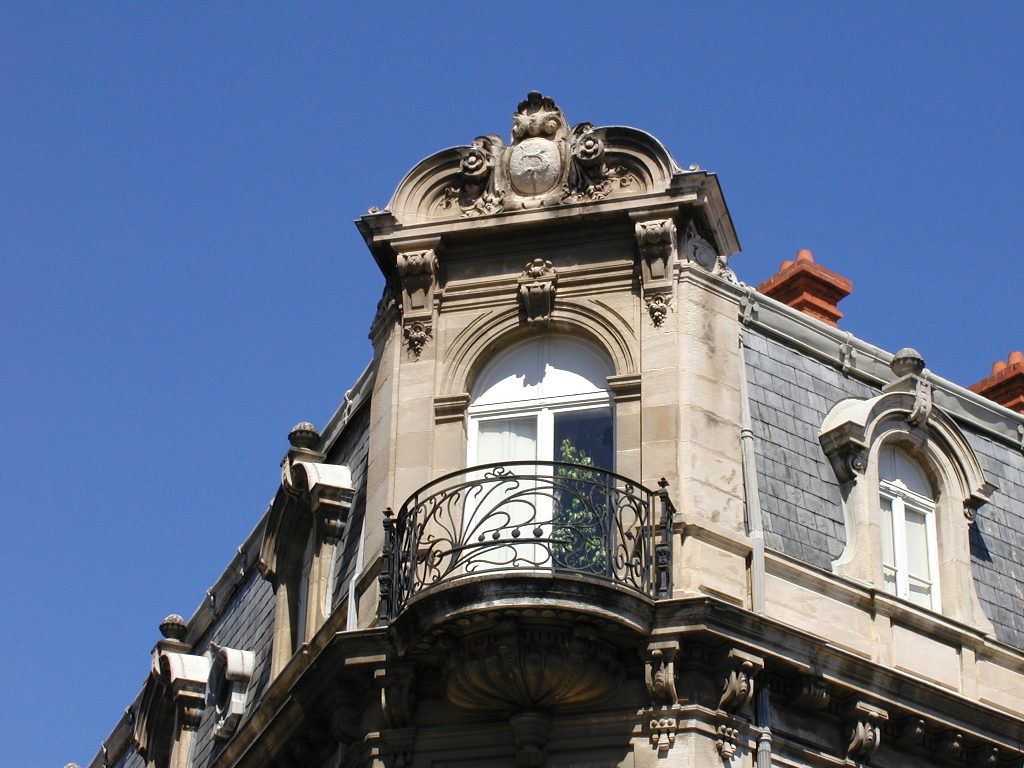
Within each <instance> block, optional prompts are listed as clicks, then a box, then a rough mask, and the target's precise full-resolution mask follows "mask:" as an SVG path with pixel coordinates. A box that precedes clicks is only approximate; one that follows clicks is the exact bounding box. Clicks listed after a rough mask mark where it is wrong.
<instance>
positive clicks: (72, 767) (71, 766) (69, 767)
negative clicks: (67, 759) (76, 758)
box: [64, 763, 81, 768]
mask: <svg viewBox="0 0 1024 768" xmlns="http://www.w3.org/2000/svg"><path fill="white" fill-rule="evenodd" d="M64 768H81V766H80V765H79V764H78V763H68V764H67V765H65V766H64Z"/></svg>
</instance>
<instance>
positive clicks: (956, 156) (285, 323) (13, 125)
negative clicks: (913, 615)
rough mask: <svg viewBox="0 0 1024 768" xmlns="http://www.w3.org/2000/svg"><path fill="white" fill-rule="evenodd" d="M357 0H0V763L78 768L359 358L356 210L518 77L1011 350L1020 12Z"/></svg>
mask: <svg viewBox="0 0 1024 768" xmlns="http://www.w3.org/2000/svg"><path fill="white" fill-rule="evenodd" d="M352 6H353V7H354V6H355V4H352ZM353 7H350V6H347V5H343V4H340V3H330V4H301V5H299V4H295V5H286V4H264V3H245V4H242V3H233V4H226V3H219V4H213V3H210V4H203V5H199V4H188V5H185V4H178V3H120V4H118V3H89V4H86V3H60V4H54V3H42V2H25V3H20V2H14V1H13V0H8V2H6V3H4V4H3V7H2V8H0V67H2V70H0V114H3V115H4V117H3V119H2V120H0V147H2V153H0V168H2V171H0V253H2V255H3V265H4V269H3V274H4V279H3V280H2V281H0V312H2V328H3V333H2V336H0V359H2V362H3V370H4V374H5V375H4V379H5V386H4V396H3V398H2V405H0V407H2V409H3V410H2V418H0V428H2V430H3V434H2V440H0V446H2V448H0V451H2V455H0V467H2V470H0V471H2V472H3V488H4V496H3V501H2V510H0V526H2V528H0V546H2V554H3V563H4V571H5V574H6V578H5V584H4V588H3V590H2V597H0V600H2V602H0V620H2V625H3V627H4V632H3V633H2V638H0V649H2V652H3V656H2V658H3V659H4V664H3V667H2V671H0V676H2V677H0V696H2V697H3V701H2V702H0V711H2V712H3V713H4V716H3V720H2V721H0V737H2V739H3V742H4V744H5V745H6V746H5V755H6V760H7V761H8V762H9V764H10V765H40V766H43V765H63V764H64V763H66V762H68V761H71V760H77V761H79V762H82V763H85V762H86V761H87V760H88V759H89V758H91V756H92V755H93V754H94V752H95V751H96V749H97V747H98V746H99V744H100V741H101V740H102V739H103V738H104V737H105V736H106V735H107V733H108V732H109V730H110V728H111V727H112V726H113V725H114V723H115V722H116V720H117V718H118V717H119V715H120V712H121V710H122V709H123V708H124V707H125V706H126V705H127V704H128V703H129V702H130V701H131V699H132V698H133V697H134V695H135V694H136V692H137V691H138V689H139V687H140V685H141V683H142V682H143V679H144V676H145V674H146V671H147V664H148V653H149V650H150V648H151V647H152V644H153V643H154V641H155V640H156V639H157V637H158V631H157V624H158V623H159V621H160V619H162V618H163V616H164V615H166V614H168V613H171V612H179V613H182V614H185V615H186V616H187V615H189V614H191V612H192V611H193V610H194V608H195V607H196V605H197V604H198V603H199V601H200V600H201V599H202V597H203V595H204V594H205V591H206V588H207V587H208V586H210V585H211V584H212V583H213V582H214V581H215V580H216V579H217V577H218V576H219V574H220V572H221V570H222V569H223V567H224V566H225V565H226V564H227V562H228V560H229V559H230V557H231V555H232V554H233V552H234V550H235V548H236V547H237V546H238V545H239V544H240V543H241V542H242V541H243V539H244V538H245V536H246V535H247V534H248V532H249V531H250V530H251V528H252V527H253V526H254V525H255V523H256V522H257V520H258V519H259V517H260V515H261V513H262V512H263V510H264V508H265V506H266V503H267V501H268V500H269V499H270V497H271V496H272V494H273V492H274V490H275V487H276V481H277V477H278V474H277V472H278V469H277V463H278V461H279V459H280V457H281V455H282V454H283V452H284V451H285V449H286V447H287V441H286V434H287V432H288V430H289V428H290V427H291V426H292V425H293V424H294V423H295V422H297V421H300V420H303V419H309V420H311V421H313V422H315V423H317V424H319V425H322V424H323V423H324V422H325V421H326V420H327V418H328V417H329V416H330V414H331V413H332V411H333V410H334V408H335V406H336V405H337V404H338V403H339V402H340V401H341V399H342V397H343V395H344V392H345V390H346V389H347V388H348V387H349V386H350V384H351V382H352V381H353V380H354V379H355V377H356V376H357V375H358V373H359V372H360V371H361V370H362V368H363V366H364V365H365V364H366V362H367V360H368V358H369V353H370V350H369V344H368V342H367V341H366V332H367V329H368V326H369V321H370V318H371V316H372V314H373V308H374V305H375V303H376V300H377V298H378V296H379V293H380V290H381V285H382V283H381V278H380V276H379V273H378V271H377V268H376V267H375V266H374V264H373V261H372V259H371V258H370V256H369V254H368V252H367V251H366V250H365V248H364V246H363V245H362V242H361V240H360V238H359V236H358V234H357V232H356V230H355V228H354V227H353V226H352V220H353V219H355V218H356V217H358V216H359V215H360V214H361V213H363V212H365V211H366V210H367V209H368V208H369V207H370V206H373V205H377V206H383V205H384V204H386V202H387V200H388V198H389V197H390V194H391V192H392V191H393V189H394V187H395V185H396V184H397V183H398V181H399V180H400V179H401V178H402V176H403V175H404V174H405V172H406V171H407V170H408V169H409V168H411V167H412V166H413V165H414V164H415V163H416V162H417V161H418V160H419V159H420V158H422V157H423V156H425V155H427V154H430V153H432V152H434V151H435V150H438V149H440V148H443V147H447V146H451V145H454V144H463V143H468V142H469V141H470V140H471V139H472V138H473V137H474V136H476V135H478V134H483V133H492V132H496V133H500V134H502V135H507V134H508V132H509V129H510V124H511V114H512V112H513V111H514V109H515V105H516V103H517V102H518V100H519V99H520V98H522V97H523V96H524V95H525V93H526V92H527V91H528V90H531V89H538V90H542V91H543V92H544V93H545V94H548V95H551V96H553V97H554V98H555V99H556V100H557V101H558V103H559V105H560V106H561V107H562V108H563V109H564V110H565V112H566V114H567V117H568V119H569V120H570V122H582V121H589V122H593V123H595V124H598V125H607V124H629V125H635V126H637V127H640V128H643V129H646V130H648V131H650V132H651V133H653V134H654V135H655V136H658V137H659V138H660V139H661V140H662V141H663V142H664V143H665V144H666V145H667V146H668V147H669V148H670V149H671V150H672V151H673V153H674V154H675V156H676V159H677V160H678V161H679V163H680V164H681V165H684V166H685V165H688V164H690V163H694V162H696V163H699V164H700V165H701V166H702V167H705V168H709V169H711V170H715V171H717V172H718V173H719V174H720V178H721V181H722V186H723V189H724V191H725V195H726V199H727V200H728V203H729V207H730V210H731V212H732V215H733V219H734V221H735V223H736V227H737V230H738V232H739V236H740V240H741V242H742V244H743V252H742V253H740V254H738V255H737V256H736V257H735V258H734V261H733V266H734V267H735V269H736V271H737V273H738V274H739V276H740V278H741V279H743V280H745V281H747V282H753V283H757V282H760V281H761V280H763V279H764V278H766V277H768V276H770V275H771V274H772V273H774V272H775V270H776V269H777V267H778V263H779V261H781V260H782V259H784V258H789V257H791V256H792V254H793V253H794V252H795V251H796V250H797V249H798V248H811V249H813V251H814V253H815V256H816V258H817V260H818V261H819V263H822V264H824V265H825V266H827V267H829V268H831V269H834V270H836V271H837V272H839V273H841V274H843V275H845V276H847V277H849V278H851V279H852V280H853V282H854V293H853V295H852V296H851V297H850V298H849V299H847V300H846V301H845V302H844V303H843V304H842V309H843V310H844V311H845V312H846V314H847V317H846V319H845V320H844V321H843V323H842V326H843V327H844V328H845V329H846V330H849V331H852V332H853V333H854V334H856V335H858V336H860V337H862V338H864V339H866V340H868V341H870V342H873V343H875V344H878V345H879V346H882V347H883V348H888V349H896V348H898V347H901V346H904V345H912V346H915V347H917V348H918V349H920V350H921V351H922V353H923V354H924V357H925V359H926V360H927V362H928V365H929V367H930V368H932V369H933V370H934V371H936V372H937V373H939V374H940V375H943V376H945V377H947V378H950V379H953V380H954V381H959V382H961V383H964V384H970V383H972V382H974V381H976V380H977V379H979V378H981V377H983V376H984V375H986V374H987V373H988V371H989V367H990V365H991V363H992V361H993V360H995V359H997V358H1000V357H1001V358H1005V357H1006V355H1007V354H1008V353H1009V352H1010V351H1011V350H1012V349H1019V348H1022V347H1024V331H1022V326H1021V322H1020V318H1019V316H1020V312H1021V297H1022V295H1024V266H1022V260H1021V249H1020V245H1019V244H1020V243H1021V241H1022V240H1024V219H1022V217H1021V215H1020V211H1021V209H1022V203H1024V199H1022V198H1024V182H1022V179H1024V161H1022V158H1024V155H1022V150H1021V140H1020V135H1021V126H1022V124H1024V121H1022V117H1024V114H1022V112H1024V109H1022V99H1021V82H1024V71H1022V70H1024V66H1022V55H1021V53H1020V35H1021V32H1022V30H1024V23H1022V22H1024V10H1022V8H1024V6H1021V5H1020V4H1019V3H1004V4H994V3H972V4H970V5H969V6H968V4H966V3H964V4H960V5H953V4H948V3H902V4H899V5H898V6H897V5H896V4H891V3H857V4H854V3H838V2H836V3H786V4H776V5H768V4H763V3H722V4H719V3H702V4H688V3H663V4H649V5H636V6H629V10H628V11H626V10H624V9H625V8H627V6H625V5H619V4H613V3H602V2H588V3H579V4H567V5H561V4H549V3H532V2H519V3H504V4H498V5H495V4H469V3H464V4H456V3H448V4H431V5H429V6H428V5H427V4H423V5H422V7H421V6H420V5H402V4H398V5H394V4H383V3H381V4H372V5H371V4H364V5H363V6H362V7H361V8H360V9H359V10H353Z"/></svg>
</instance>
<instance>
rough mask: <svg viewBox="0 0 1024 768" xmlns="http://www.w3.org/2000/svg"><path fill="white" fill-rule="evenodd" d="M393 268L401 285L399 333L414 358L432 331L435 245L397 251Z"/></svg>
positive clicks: (435, 263)
mask: <svg viewBox="0 0 1024 768" xmlns="http://www.w3.org/2000/svg"><path fill="white" fill-rule="evenodd" d="M431 244H433V242H432V243H431ZM420 245H423V244H422V243H421V244H420ZM395 270H396V272H397V273H398V279H399V281H400V282H401V287H402V291H401V292H402V336H403V338H404V339H405V343H406V346H407V347H408V348H409V353H410V354H411V355H412V357H413V358H414V359H419V357H420V355H421V354H422V352H423V347H424V346H426V344H427V341H428V340H429V339H430V336H431V334H432V320H433V315H434V290H435V287H436V285H437V253H436V250H435V248H434V247H427V248H422V247H421V248H418V249H415V250H408V251H399V252H398V254H397V255H396V257H395Z"/></svg>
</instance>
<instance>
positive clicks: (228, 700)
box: [207, 643, 256, 739]
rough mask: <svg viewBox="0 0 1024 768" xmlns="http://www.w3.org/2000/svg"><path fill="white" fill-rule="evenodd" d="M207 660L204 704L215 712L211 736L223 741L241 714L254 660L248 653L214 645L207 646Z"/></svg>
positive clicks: (250, 653) (228, 735)
mask: <svg viewBox="0 0 1024 768" xmlns="http://www.w3.org/2000/svg"><path fill="white" fill-rule="evenodd" d="M207 656H208V657H209V659H210V677H209V683H208V686H207V688H208V691H209V694H208V699H209V701H208V703H212V704H213V705H214V707H215V710H216V720H215V722H214V724H213V735H214V738H217V739H227V738H230V736H231V734H233V733H234V732H235V729H236V728H237V727H238V723H239V721H240V720H241V719H242V715H243V714H245V707H246V704H247V703H248V689H249V680H250V679H251V678H252V673H253V670H254V669H255V666H256V656H255V654H254V653H253V652H252V651H245V650H238V649H237V648H227V647H225V646H221V645H217V644H216V643H210V647H209V649H208V650H207Z"/></svg>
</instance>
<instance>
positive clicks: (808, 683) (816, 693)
mask: <svg viewBox="0 0 1024 768" xmlns="http://www.w3.org/2000/svg"><path fill="white" fill-rule="evenodd" d="M831 698H832V697H831V696H830V694H829V690H828V683H826V682H825V680H824V679H823V678H821V677H819V676H817V675H801V676H800V679H799V681H798V682H797V689H796V695H795V696H794V697H793V703H794V704H796V706H798V707H800V708H801V709H805V710H807V711H809V712H817V711H820V710H823V709H825V708H827V707H828V704H829V701H830V700H831Z"/></svg>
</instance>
